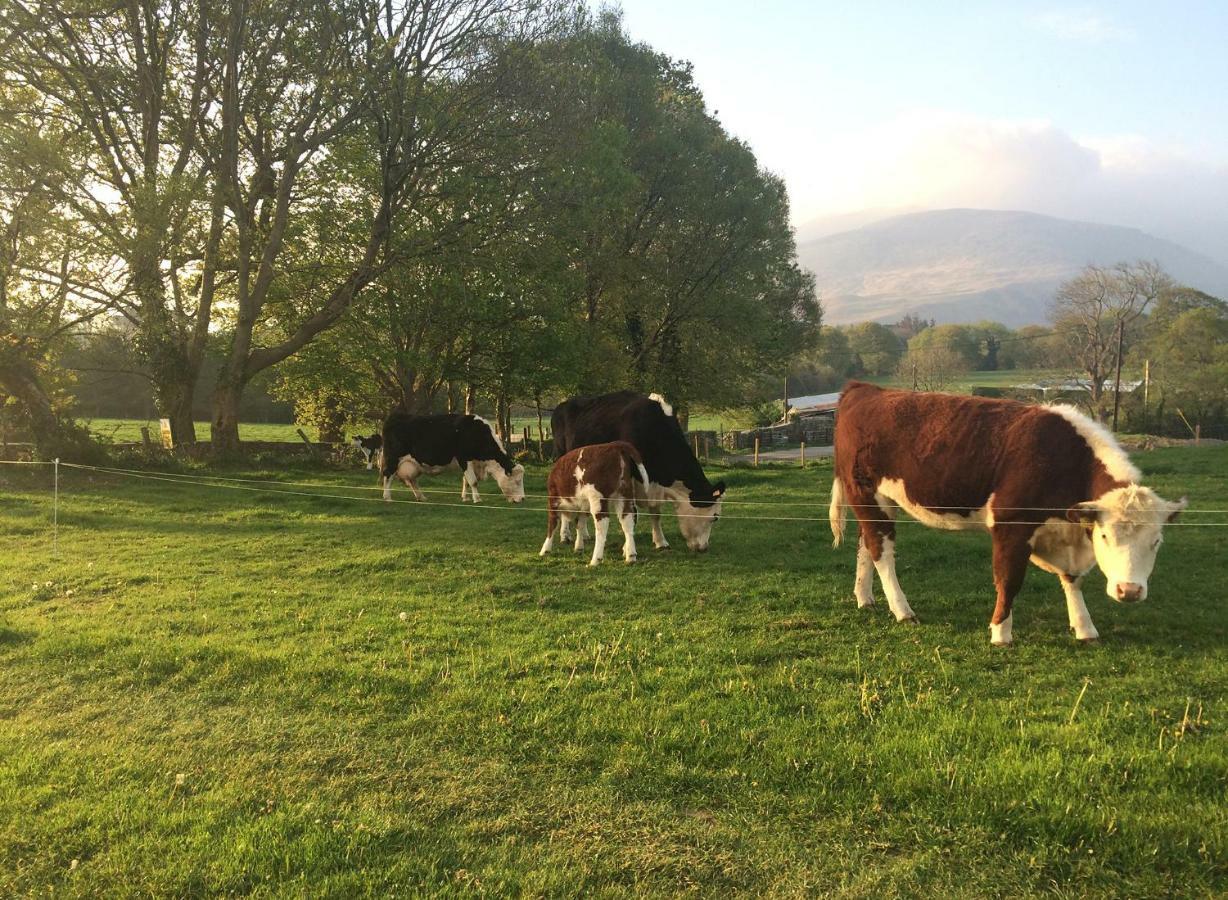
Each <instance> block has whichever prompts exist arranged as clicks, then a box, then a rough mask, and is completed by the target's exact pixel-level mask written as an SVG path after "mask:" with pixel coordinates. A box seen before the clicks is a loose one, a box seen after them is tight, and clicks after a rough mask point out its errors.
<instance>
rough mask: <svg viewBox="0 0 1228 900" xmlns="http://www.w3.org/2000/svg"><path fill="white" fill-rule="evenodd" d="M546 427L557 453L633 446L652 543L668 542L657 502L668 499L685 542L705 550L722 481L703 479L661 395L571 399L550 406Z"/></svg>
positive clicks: (623, 393) (717, 513) (717, 514)
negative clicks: (644, 476) (644, 475)
mask: <svg viewBox="0 0 1228 900" xmlns="http://www.w3.org/2000/svg"><path fill="white" fill-rule="evenodd" d="M550 425H551V427H552V428H553V429H554V451H555V455H556V456H562V455H563V454H564V453H567V452H568V451H571V450H574V449H576V448H577V447H587V446H589V445H590V444H605V443H609V442H610V441H626V442H627V443H629V444H631V445H632V446H633V447H635V449H636V450H638V451H640V456H642V457H643V458H644V468H645V469H647V470H648V480H649V487H648V491H647V495H646V496H645V497H643V498H642V499H643V500H644V505H645V507H647V509H648V514H649V518H650V519H651V520H652V543H653V546H654V547H656V548H657V549H658V550H663V549H664V548H666V547H668V546H669V542H668V541H666V540H665V532H664V531H662V530H661V504H662V503H664V502H665V501H666V500H672V501H673V502H674V504H675V507H676V511H677V513H678V527H679V529H680V530H681V531H682V536H683V537H684V538H685V539H686V543H687V546H688V547H690V548H691V549H692V550H699V551H701V552H702V551H704V550H707V549H708V539H709V538H710V536H711V534H712V523H713V522H715V521H716V520H717V519H718V518H719V517H720V514H721V498H722V497H723V496H724V494H725V483H724V482H723V481H720V482H717V483H716V484H712V483H711V482H709V481H708V479H707V476H705V475H704V470H703V469H702V468H700V465H699V461H698V460H697V459H696V458H695V454H694V453H692V452H691V448H690V447H689V446H687V441H686V435H684V434H683V433H682V426H680V425H679V424H678V420H677V418H675V417H674V411H673V409H672V408H671V407H670V405H669V404H668V403H666V402H665V398H663V397H661V396H660V395H659V394H650V395H649V396H647V397H645V396H644V395H643V394H637V393H635V392H634V391H617V392H615V393H613V394H603V395H601V396H599V397H573V398H571V399H570V400H567V401H565V402H564V403H561V404H559V405H558V406H557V407H555V410H554V413H553V414H552V415H551V416H550ZM582 521H583V520H582Z"/></svg>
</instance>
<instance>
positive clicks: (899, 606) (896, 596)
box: [874, 537, 1009, 627]
mask: <svg viewBox="0 0 1228 900" xmlns="http://www.w3.org/2000/svg"><path fill="white" fill-rule="evenodd" d="M882 541H883V551H882V553H880V554H879V555H878V559H876V560H874V568H875V569H877V570H878V580H879V581H880V582H881V583H882V585H883V593H884V594H886V595H887V605H888V606H889V607H891V612H892V614H893V615H894V616H895V619H896V621H897V622H915V621H917V616H916V614H915V613H914V612H913V611H912V607H911V606H909V605H908V598H907V597H905V596H904V590H903V588H901V587H900V582H899V580H898V579H897V578H896V577H895V541H894V540H892V539H891V538H889V537H884V538H883V539H882ZM1008 627H1009V626H1008Z"/></svg>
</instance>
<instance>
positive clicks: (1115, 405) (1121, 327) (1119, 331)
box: [1113, 319, 1126, 431]
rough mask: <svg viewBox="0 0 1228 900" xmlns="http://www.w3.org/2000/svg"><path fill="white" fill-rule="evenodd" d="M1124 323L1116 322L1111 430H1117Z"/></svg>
mask: <svg viewBox="0 0 1228 900" xmlns="http://www.w3.org/2000/svg"><path fill="white" fill-rule="evenodd" d="M1125 332H1126V322H1125V320H1124V319H1118V320H1117V386H1116V387H1115V388H1114V389H1113V430H1114V431H1116V430H1117V411H1118V410H1119V409H1121V351H1122V347H1123V346H1124V345H1125Z"/></svg>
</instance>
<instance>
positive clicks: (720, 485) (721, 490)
mask: <svg viewBox="0 0 1228 900" xmlns="http://www.w3.org/2000/svg"><path fill="white" fill-rule="evenodd" d="M712 496H713V497H716V498H718V499H719V498H721V497H723V496H725V482H723V481H718V482H717V483H716V484H714V485H712Z"/></svg>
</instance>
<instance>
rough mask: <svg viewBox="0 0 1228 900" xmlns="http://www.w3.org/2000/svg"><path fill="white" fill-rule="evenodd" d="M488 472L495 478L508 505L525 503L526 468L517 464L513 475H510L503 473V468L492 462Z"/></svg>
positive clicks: (513, 469) (513, 467)
mask: <svg viewBox="0 0 1228 900" xmlns="http://www.w3.org/2000/svg"><path fill="white" fill-rule="evenodd" d="M488 471H489V472H490V474H492V475H494V476H495V482H496V483H497V484H498V485H499V490H501V491H503V496H504V497H506V498H507V502H508V503H522V502H524V466H522V465H520V463H517V464H516V465H514V466H512V474H511V475H509V474H507V473H506V472H504V471H503V466H501V465H499V464H498V463H495V462H492V463H490V468H489V469H488Z"/></svg>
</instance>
